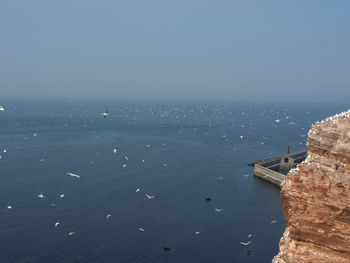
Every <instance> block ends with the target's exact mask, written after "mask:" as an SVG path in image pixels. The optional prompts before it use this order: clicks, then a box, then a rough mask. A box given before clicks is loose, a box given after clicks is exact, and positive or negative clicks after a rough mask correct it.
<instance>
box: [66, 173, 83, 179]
mask: <svg viewBox="0 0 350 263" xmlns="http://www.w3.org/2000/svg"><path fill="white" fill-rule="evenodd" d="M67 175H69V176H72V177H77V178H80V175H77V174H73V173H67Z"/></svg>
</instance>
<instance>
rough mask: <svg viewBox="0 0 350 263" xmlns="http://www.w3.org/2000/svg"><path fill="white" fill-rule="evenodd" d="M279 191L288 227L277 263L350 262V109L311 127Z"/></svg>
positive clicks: (282, 240) (281, 243) (274, 261)
mask: <svg viewBox="0 0 350 263" xmlns="http://www.w3.org/2000/svg"><path fill="white" fill-rule="evenodd" d="M307 150H308V157H307V158H306V160H305V161H304V162H303V163H301V164H299V165H298V167H297V168H296V169H293V170H291V171H290V172H289V174H288V176H287V179H286V181H285V182H284V183H283V184H282V186H281V198H282V200H283V212H284V217H285V220H286V222H287V228H286V230H285V232H284V234H283V237H282V238H281V241H280V243H279V248H280V250H279V253H278V255H277V256H275V257H274V259H273V260H272V262H273V263H292V262H293V263H304V262H308V263H310V262H315V263H316V262H317V263H326V262H327V263H329V262H332V263H335V262H336V263H345V262H347V263H349V262H350V110H349V111H347V112H343V113H341V114H338V115H335V116H333V117H330V118H327V119H326V120H324V121H322V122H320V123H316V124H314V125H313V126H312V128H311V130H310V131H309V134H308V141H307Z"/></svg>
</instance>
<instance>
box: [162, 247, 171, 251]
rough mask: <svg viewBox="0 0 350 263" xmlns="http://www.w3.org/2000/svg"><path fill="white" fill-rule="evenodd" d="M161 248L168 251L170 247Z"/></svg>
mask: <svg viewBox="0 0 350 263" xmlns="http://www.w3.org/2000/svg"><path fill="white" fill-rule="evenodd" d="M163 250H165V251H170V250H171V249H170V248H168V247H163Z"/></svg>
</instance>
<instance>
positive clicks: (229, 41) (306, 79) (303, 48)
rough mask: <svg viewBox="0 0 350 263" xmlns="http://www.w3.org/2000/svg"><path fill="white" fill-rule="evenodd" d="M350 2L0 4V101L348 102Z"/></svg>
mask: <svg viewBox="0 0 350 263" xmlns="http://www.w3.org/2000/svg"><path fill="white" fill-rule="evenodd" d="M349 13H350V1H348V0H344V1H342V0H337V1H331V0H328V1H322V0H314V1H312V0H290V1H286V0H276V1H267V0H266V1H263V0H256V1H250V0H242V1H228V0H227V1H224V0H210V1H209V0H186V1H181V0H174V1H168V0H159V1H156V0H144V1H141V0H139V1H137V0H113V1H112V0H110V1H107V0H96V1H92V0H81V1H78V0H57V1H49V0H43V1H34V0H23V1H16V0H10V1H1V3H0V52H1V53H0V97H3V96H4V97H8V96H25V97H55V96H57V97H95V96H96V97H99V98H108V97H109V98H117V99H118V98H119V99H123V98H128V99H133V98H134V99H142V98H146V99H149V98H161V99H162V98H164V99H181V98H188V99H195V98H198V99H225V98H233V99H248V98H253V99H254V98H261V99H267V98H282V97H288V98H292V99H298V98H304V99H311V98H314V99H328V98H332V99H333V100H336V99H342V100H346V99H349V98H350V87H349V84H350V50H349V49H350V15H349Z"/></svg>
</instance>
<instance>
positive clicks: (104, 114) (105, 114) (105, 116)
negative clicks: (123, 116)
mask: <svg viewBox="0 0 350 263" xmlns="http://www.w3.org/2000/svg"><path fill="white" fill-rule="evenodd" d="M102 115H103V118H104V119H106V118H107V116H108V110H106V112H104V113H102Z"/></svg>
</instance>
